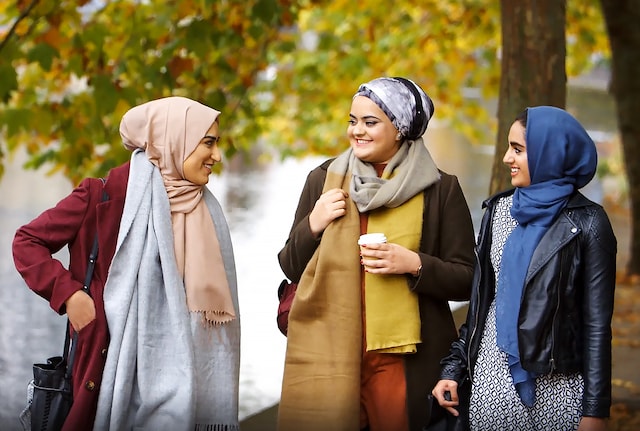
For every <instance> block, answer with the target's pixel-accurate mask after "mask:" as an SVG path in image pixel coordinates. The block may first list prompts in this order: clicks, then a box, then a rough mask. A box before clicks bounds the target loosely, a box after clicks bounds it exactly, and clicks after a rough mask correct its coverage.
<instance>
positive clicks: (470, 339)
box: [467, 249, 482, 382]
mask: <svg viewBox="0 0 640 431" xmlns="http://www.w3.org/2000/svg"><path fill="white" fill-rule="evenodd" d="M473 254H474V255H475V257H476V262H478V265H477V267H478V280H482V264H481V263H480V257H479V256H478V250H475V249H474V251H473ZM476 296H477V298H478V302H480V283H478V285H477V286H476ZM478 305H479V304H478ZM474 314H475V316H474V322H473V331H471V336H470V337H469V343H468V345H467V374H468V376H469V381H470V382H471V381H472V379H471V345H472V344H473V338H474V337H475V335H476V331H477V329H478V320H479V319H480V317H479V316H478V309H476V312H475V313H474Z"/></svg>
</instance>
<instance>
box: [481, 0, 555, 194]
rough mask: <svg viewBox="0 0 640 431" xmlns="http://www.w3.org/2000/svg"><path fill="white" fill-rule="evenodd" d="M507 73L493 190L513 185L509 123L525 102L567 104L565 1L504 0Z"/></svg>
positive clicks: (504, 68)
mask: <svg viewBox="0 0 640 431" xmlns="http://www.w3.org/2000/svg"><path fill="white" fill-rule="evenodd" d="M500 4H501V9H502V12H501V19H502V62H501V67H502V72H501V78H500V96H499V99H498V136H497V142H496V153H495V157H494V160H493V169H492V172H491V183H490V190H489V193H490V194H493V193H495V192H498V191H501V190H505V189H507V188H510V187H511V182H510V178H509V171H508V170H507V169H506V167H505V166H504V164H503V163H502V157H503V155H504V152H505V151H506V149H507V136H508V135H509V128H511V125H512V124H513V121H514V119H515V117H516V116H517V115H518V114H519V113H520V112H521V111H522V110H524V109H525V108H526V107H528V106H535V105H552V106H557V107H559V108H564V106H565V103H566V95H567V75H566V71H565V59H566V44H565V19H566V2H565V1H564V0H518V1H513V0H501V1H500Z"/></svg>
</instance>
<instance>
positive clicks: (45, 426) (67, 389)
mask: <svg viewBox="0 0 640 431" xmlns="http://www.w3.org/2000/svg"><path fill="white" fill-rule="evenodd" d="M101 180H102V182H103V184H104V183H105V180H104V179H102V178H101ZM107 199H108V195H107V193H106V192H105V191H104V190H103V192H102V201H103V202H104V201H106V200H107ZM97 258H98V235H97V234H96V236H95V238H94V239H93V245H92V247H91V252H90V253H89V264H88V266H87V274H86V276H85V279H84V284H83V286H82V290H83V291H84V292H85V293H86V294H87V295H89V296H91V293H90V292H89V286H90V285H91V279H92V277H93V270H94V268H95V264H96V259H97ZM70 330H71V324H70V322H69V320H68V319H67V325H66V330H65V340H64V348H63V352H62V356H52V357H50V358H47V361H46V362H45V363H35V364H33V380H32V381H30V382H29V384H28V385H27V406H26V407H25V409H24V410H23V411H22V413H21V414H20V422H21V423H22V426H23V428H24V430H25V431H59V430H60V429H62V425H63V424H64V422H65V420H66V419H67V415H68V414H69V411H70V410H71V405H72V404H73V386H72V382H71V380H72V370H73V361H74V358H75V352H76V345H77V343H78V333H77V332H76V331H74V332H73V339H71V337H70V335H69V334H70V332H71V331H70Z"/></svg>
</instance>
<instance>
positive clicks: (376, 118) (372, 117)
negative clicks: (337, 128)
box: [349, 114, 381, 121]
mask: <svg viewBox="0 0 640 431" xmlns="http://www.w3.org/2000/svg"><path fill="white" fill-rule="evenodd" d="M349 117H351V118H355V119H357V118H358V117H356V116H355V115H353V114H349ZM361 118H362V119H363V120H378V121H381V120H380V118H378V117H376V116H375V115H365V116H363V117H361Z"/></svg>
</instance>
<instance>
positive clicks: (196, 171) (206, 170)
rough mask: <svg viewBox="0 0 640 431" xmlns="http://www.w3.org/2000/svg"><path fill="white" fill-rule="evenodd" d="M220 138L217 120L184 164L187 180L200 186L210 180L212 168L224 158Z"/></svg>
mask: <svg viewBox="0 0 640 431" xmlns="http://www.w3.org/2000/svg"><path fill="white" fill-rule="evenodd" d="M219 139H220V137H219V134H218V122H217V121H216V122H214V123H213V125H211V127H210V128H209V130H208V131H207V133H206V134H205V136H204V138H202V139H201V140H200V143H199V144H198V146H197V147H196V148H195V150H193V152H192V153H191V154H190V155H189V157H187V158H186V160H185V161H184V163H183V164H182V171H183V172H184V178H185V180H187V181H190V182H192V183H193V184H197V185H199V186H203V185H205V184H207V183H208V182H209V175H211V168H213V165H215V164H216V163H218V162H220V160H222V159H221V155H220V149H219V148H218V140H219Z"/></svg>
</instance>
